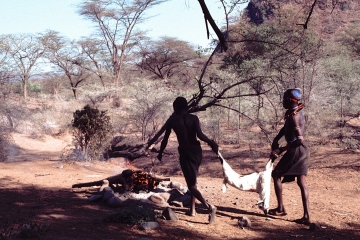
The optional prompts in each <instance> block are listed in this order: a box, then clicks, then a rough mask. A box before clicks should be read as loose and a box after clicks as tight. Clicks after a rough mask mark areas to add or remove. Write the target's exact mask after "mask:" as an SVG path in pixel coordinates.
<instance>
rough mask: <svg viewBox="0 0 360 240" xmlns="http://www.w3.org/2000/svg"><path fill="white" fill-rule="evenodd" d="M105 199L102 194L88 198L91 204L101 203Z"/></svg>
mask: <svg viewBox="0 0 360 240" xmlns="http://www.w3.org/2000/svg"><path fill="white" fill-rule="evenodd" d="M102 199H103V195H102V194H95V195H92V196H90V197H89V198H88V201H89V202H98V201H101V200H102Z"/></svg>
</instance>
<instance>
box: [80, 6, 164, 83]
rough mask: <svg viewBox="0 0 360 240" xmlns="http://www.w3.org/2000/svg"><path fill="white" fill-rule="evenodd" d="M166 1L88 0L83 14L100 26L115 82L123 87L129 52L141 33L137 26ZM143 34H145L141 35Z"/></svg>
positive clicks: (81, 11) (83, 8)
mask: <svg viewBox="0 0 360 240" xmlns="http://www.w3.org/2000/svg"><path fill="white" fill-rule="evenodd" d="M164 1H166V0H129V1H124V0H121V1H119V0H85V1H83V2H82V3H81V4H80V5H79V13H80V15H82V16H84V17H85V18H87V19H89V20H90V21H92V22H94V23H96V24H97V26H98V30H99V34H100V36H101V37H102V40H103V41H104V44H105V46H106V48H107V51H108V52H109V55H110V56H111V62H112V71H113V74H114V75H113V80H114V83H115V84H116V86H118V85H119V81H120V74H121V71H122V68H123V65H124V62H125V60H126V55H127V53H128V52H129V51H130V50H131V48H132V47H133V46H134V45H135V44H136V43H137V39H136V37H137V36H138V35H139V34H140V33H139V32H137V31H136V29H135V27H136V26H137V24H138V23H141V21H142V20H143V14H144V12H145V10H147V9H148V8H150V7H152V6H154V5H157V4H160V3H162V2H164ZM140 35H141V34H140Z"/></svg>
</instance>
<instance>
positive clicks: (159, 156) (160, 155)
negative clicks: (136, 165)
mask: <svg viewBox="0 0 360 240" xmlns="http://www.w3.org/2000/svg"><path fill="white" fill-rule="evenodd" d="M156 158H157V159H159V161H160V162H161V159H162V154H161V153H159V154H158V155H157V157H156Z"/></svg>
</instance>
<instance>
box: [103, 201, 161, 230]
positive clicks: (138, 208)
mask: <svg viewBox="0 0 360 240" xmlns="http://www.w3.org/2000/svg"><path fill="white" fill-rule="evenodd" d="M160 215H161V214H159V213H157V212H156V211H155V210H154V209H152V208H151V207H149V206H146V205H139V204H134V205H130V206H126V207H123V208H119V209H118V210H117V211H116V212H114V213H111V214H109V216H107V217H106V218H105V219H104V221H105V222H112V223H123V224H132V225H133V224H142V223H145V222H152V221H155V220H156V219H158V218H159V217H160Z"/></svg>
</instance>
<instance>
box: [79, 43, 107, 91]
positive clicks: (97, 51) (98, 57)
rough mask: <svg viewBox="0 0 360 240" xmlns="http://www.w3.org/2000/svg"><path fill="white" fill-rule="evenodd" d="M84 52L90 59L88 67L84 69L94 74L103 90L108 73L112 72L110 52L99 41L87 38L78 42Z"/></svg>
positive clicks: (84, 66) (85, 66)
mask: <svg viewBox="0 0 360 240" xmlns="http://www.w3.org/2000/svg"><path fill="white" fill-rule="evenodd" d="M78 43H79V45H80V46H81V49H82V52H83V53H84V54H85V55H86V56H87V57H88V58H89V60H90V61H87V65H82V67H83V68H85V69H87V70H89V71H90V72H92V73H94V74H95V75H96V76H97V77H98V78H99V80H100V82H101V85H102V86H103V88H105V87H106V85H107V84H106V82H107V76H108V75H109V74H108V73H109V72H111V71H110V69H111V63H110V59H111V57H110V56H109V54H108V52H107V51H106V48H105V46H104V44H103V42H102V41H101V40H99V39H91V38H85V39H81V40H80V41H78Z"/></svg>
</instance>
